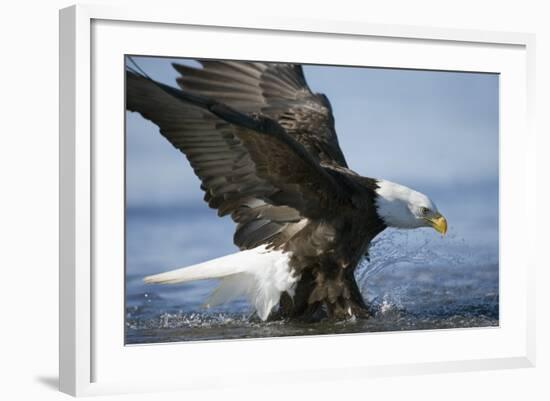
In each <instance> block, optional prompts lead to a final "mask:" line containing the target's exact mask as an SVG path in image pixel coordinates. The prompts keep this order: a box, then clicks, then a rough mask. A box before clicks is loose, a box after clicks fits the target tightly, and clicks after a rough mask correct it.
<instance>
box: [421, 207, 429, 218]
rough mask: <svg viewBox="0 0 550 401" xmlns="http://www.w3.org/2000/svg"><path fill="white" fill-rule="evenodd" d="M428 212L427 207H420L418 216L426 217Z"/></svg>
mask: <svg viewBox="0 0 550 401" xmlns="http://www.w3.org/2000/svg"><path fill="white" fill-rule="evenodd" d="M429 212H430V209H428V208H427V207H424V206H422V207H421V208H420V214H421V215H422V216H427V215H428V213H429Z"/></svg>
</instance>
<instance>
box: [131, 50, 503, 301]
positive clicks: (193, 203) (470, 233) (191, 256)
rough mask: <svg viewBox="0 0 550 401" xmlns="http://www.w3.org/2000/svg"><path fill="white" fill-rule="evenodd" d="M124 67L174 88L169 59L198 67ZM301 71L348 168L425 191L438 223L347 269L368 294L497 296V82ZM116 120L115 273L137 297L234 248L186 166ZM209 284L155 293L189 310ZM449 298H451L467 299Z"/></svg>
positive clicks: (453, 75) (136, 119)
mask: <svg viewBox="0 0 550 401" xmlns="http://www.w3.org/2000/svg"><path fill="white" fill-rule="evenodd" d="M133 58H134V60H135V61H136V62H137V63H138V64H139V66H140V67H141V68H142V69H143V70H144V71H146V72H147V74H149V75H150V76H151V77H152V78H154V79H156V80H158V81H161V82H164V83H166V84H169V85H173V86H176V82H175V79H176V77H177V73H176V71H175V70H174V69H173V68H172V66H171V63H172V62H179V63H184V64H188V65H194V66H198V63H196V62H194V61H188V60H182V59H170V58H158V57H133ZM304 72H305V76H306V79H307V82H308V84H309V86H310V87H311V88H312V90H313V91H315V92H320V93H325V94H326V95H327V96H328V98H329V99H330V102H331V104H332V107H333V112H334V116H335V120H336V129H337V132H338V136H339V141H340V145H341V147H342V150H343V152H344V155H345V156H346V159H347V161H348V164H349V166H350V167H351V168H352V169H354V170H355V171H356V172H358V173H359V174H362V175H365V176H369V177H375V178H384V179H387V180H391V181H395V182H398V183H401V184H404V185H407V186H409V187H412V188H414V189H417V190H419V191H421V192H424V193H426V194H428V195H429V196H430V197H431V198H432V199H433V200H434V201H435V203H436V204H437V205H438V208H439V210H440V211H441V212H442V213H443V214H444V215H445V216H446V217H447V220H448V222H449V234H448V235H447V236H446V237H444V238H442V237H440V236H439V235H438V234H437V233H435V231H433V230H428V229H420V230H415V231H410V232H404V233H403V232H401V233H398V232H395V231H393V230H386V232H384V233H383V234H382V235H381V236H380V237H379V238H378V239H377V241H376V243H375V244H374V245H373V249H372V251H371V254H372V256H373V257H372V259H373V260H372V263H371V264H370V265H369V264H365V266H364V268H363V269H362V270H361V269H360V271H359V272H358V274H359V275H360V276H361V280H362V281H363V283H364V285H365V293H368V294H369V295H368V297H369V298H377V299H379V298H380V297H385V298H384V299H387V298H388V297H390V298H391V299H390V302H393V303H400V304H403V302H404V301H403V299H401V300H399V299H397V298H396V296H397V295H396V294H401V295H400V296H401V297H403V294H407V291H404V290H403V288H404V287H403V285H404V283H406V286H407V288H409V289H410V288H414V289H415V291H416V290H418V288H419V286H420V288H422V285H423V284H422V283H424V284H425V283H426V280H428V281H429V283H430V284H429V285H428V287H426V288H436V287H437V286H438V285H439V287H437V288H439V289H440V288H442V287H441V286H442V285H443V287H444V286H445V285H447V284H452V285H453V286H454V287H453V288H455V287H456V286H457V285H459V286H460V285H466V284H464V283H467V285H469V286H470V287H468V288H470V289H477V290H479V289H482V292H483V294H487V293H489V294H492V295H494V293H495V291H496V293H497V296H498V192H499V191H498V190H499V186H498V170H499V159H498V155H499V143H498V121H499V117H498V98H499V90H498V82H499V81H498V75H496V74H483V73H461V72H441V71H416V70H403V69H377V68H358V67H340V66H314V65H306V66H304ZM126 113H127V114H126V119H127V120H126V121H127V125H126V273H127V283H128V285H129V290H130V292H129V293H130V294H132V293H135V294H138V295H136V296H138V298H139V294H141V292H140V291H142V290H143V288H142V286H141V278H142V277H143V276H144V275H147V274H151V273H156V272H161V271H166V270H170V269H174V268H177V267H183V266H187V265H190V264H193V263H197V262H201V261H204V260H208V259H211V258H213V257H218V256H223V255H226V254H229V253H232V252H235V251H236V250H237V249H236V247H235V246H234V245H233V243H232V235H233V230H234V225H233V222H232V221H231V220H230V218H228V217H226V218H223V219H220V218H218V217H217V216H216V212H215V211H214V210H211V209H209V208H208V207H207V205H206V204H205V203H204V202H203V201H202V198H203V193H202V192H201V191H200V188H199V185H200V183H199V180H198V179H197V178H196V177H195V175H194V174H193V172H192V170H191V168H190V166H189V164H188V162H187V160H186V159H185V157H184V156H183V155H182V154H181V153H180V152H179V151H178V150H176V149H174V148H173V147H172V146H171V145H170V144H169V143H168V142H167V141H166V140H165V139H164V138H163V137H162V136H161V135H160V134H159V133H158V128H157V127H156V126H155V125H154V124H152V123H150V122H148V121H146V120H145V119H143V118H142V117H141V116H140V115H139V114H137V113H131V112H126ZM430 266H431V267H430ZM480 266H482V268H480ZM396 269H397V270H396ZM415 269H416V270H415ZM418 269H428V270H426V271H423V273H422V274H420V270H418ZM374 272H376V274H374ZM370 273H373V274H371V275H370V277H368V276H369V274H370ZM396 274H398V276H395V275H396ZM457 274H458V276H457ZM480 274H481V275H480ZM422 277H424V278H423V279H422ZM367 278H369V279H368V280H367ZM395 280H397V282H396V281H395ZM423 280H424V281H423ZM430 280H431V281H430ZM461 280H462V281H461ZM464 280H466V281H464ZM468 280H469V281H468ZM367 281H368V286H367V283H366V282H367ZM438 283H439V284H438ZM442 283H443V284H442ZM461 283H462V284H461ZM212 285H213V283H208V282H205V283H193V284H187V285H183V286H179V287H176V288H177V289H169V290H164V289H155V291H157V292H158V291H166V293H165V296H168V295H167V294H168V293H169V294H170V295H169V296H170V297H172V299H173V301H174V302H176V303H178V302H179V303H180V304H185V305H187V306H189V308H190V310H191V309H193V308H196V307H198V306H199V305H200V302H202V301H203V300H204V299H202V298H203V297H204V296H205V295H206V293H207V292H208V291H209V290H210V289H211V288H212ZM411 286H412V287H411ZM397 287H399V288H401V290H400V291H396V288H397ZM157 288H158V287H157ZM163 288H166V287H163ZM459 289H460V291H459V292H460V294H462V295H461V296H462V297H466V298H471V297H472V296H474V295H472V293H471V292H470V293H468V292H467V291H466V292H464V291H463V290H464V287H460V288H459ZM132 291H133V292H132ZM409 292H410V291H409ZM431 293H432V294H433V293H434V292H433V291H431ZM428 295H429V294H428ZM478 295H479V294H478ZM392 297H393V298H392ZM457 297H458V295H457ZM405 298H406V297H405ZM466 298H465V299H466ZM497 303H498V300H497Z"/></svg>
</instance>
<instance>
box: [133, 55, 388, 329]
mask: <svg viewBox="0 0 550 401" xmlns="http://www.w3.org/2000/svg"><path fill="white" fill-rule="evenodd" d="M201 64H202V66H203V68H201V69H200V68H192V67H188V66H184V65H174V67H175V68H176V69H177V70H178V71H179V72H180V73H181V77H180V78H179V79H178V84H179V85H180V87H181V90H178V89H175V88H172V87H169V86H166V85H162V84H159V83H157V82H155V81H153V80H151V79H149V78H148V77H145V76H143V75H141V74H138V73H136V72H134V71H128V72H127V76H126V77H127V82H126V83H127V108H128V109H129V110H131V111H137V112H139V113H141V114H142V115H143V116H144V117H145V118H147V119H149V120H151V121H153V122H154V123H155V124H157V125H158V126H159V127H160V129H161V133H162V134H163V135H164V136H165V137H166V138H167V139H168V140H169V141H170V142H171V143H172V144H173V145H174V146H175V147H176V148H178V149H179V150H181V151H182V152H183V153H184V154H185V155H186V156H187V158H188V160H189V162H190V163H191V166H192V167H193V169H194V171H195V173H196V174H197V176H198V177H199V178H200V179H201V182H202V186H201V187H202V189H203V190H204V191H205V201H206V202H207V203H208V204H209V206H210V207H212V208H215V209H217V210H218V214H219V215H220V216H224V215H230V216H231V218H232V219H233V220H234V221H235V223H237V229H236V232H235V235H234V242H235V244H236V245H237V246H238V247H239V248H240V249H241V250H245V249H252V248H255V247H258V246H260V245H266V246H267V247H268V248H271V249H278V250H283V251H285V252H290V253H291V255H292V256H291V259H290V266H291V267H292V268H293V270H294V274H295V275H297V276H300V281H299V282H298V284H297V287H296V292H295V295H294V297H290V296H288V295H283V297H282V298H281V302H280V308H279V315H280V316H284V317H291V318H301V319H308V320H309V319H317V318H320V317H322V316H325V315H328V316H329V317H334V318H342V317H346V316H351V315H355V316H360V315H365V314H366V313H367V307H366V305H365V302H364V301H363V297H362V296H361V293H360V291H359V288H358V287H357V284H356V281H355V278H354V271H355V268H356V266H357V265H358V263H359V261H360V259H361V258H362V257H364V256H365V254H366V253H367V252H368V247H369V244H370V242H371V240H372V239H373V238H374V237H375V236H376V235H378V234H379V233H380V232H381V231H383V230H384V229H385V228H386V226H385V225H384V223H383V221H382V220H381V218H380V217H379V216H378V214H377V212H376V206H375V199H376V196H377V195H376V192H375V191H376V189H377V181H376V180H375V179H370V178H366V177H361V176H359V175H357V174H356V173H354V172H353V171H351V170H349V169H348V167H347V163H346V161H345V158H344V156H343V154H342V151H341V150H340V146H339V144H338V139H337V136H336V133H335V130H334V120H333V117H332V111H331V107H330V104H329V102H328V100H327V99H326V97H325V96H323V95H319V94H313V93H312V92H311V91H310V89H309V87H308V86H307V84H306V82H305V79H304V76H303V72H302V69H301V66H299V65H294V64H265V63H248V62H221V61H201Z"/></svg>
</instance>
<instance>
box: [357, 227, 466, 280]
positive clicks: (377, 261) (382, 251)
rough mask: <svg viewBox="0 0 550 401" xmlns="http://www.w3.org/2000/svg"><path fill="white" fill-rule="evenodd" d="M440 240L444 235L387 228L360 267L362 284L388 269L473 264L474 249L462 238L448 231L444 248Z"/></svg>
mask: <svg viewBox="0 0 550 401" xmlns="http://www.w3.org/2000/svg"><path fill="white" fill-rule="evenodd" d="M438 240H441V238H439V237H434V235H433V233H431V232H426V231H421V230H414V231H412V230H411V231H405V230H394V229H388V230H386V231H385V232H384V233H383V234H381V235H379V236H378V237H377V238H375V239H374V240H373V241H372V243H371V247H370V250H369V255H370V257H369V259H367V258H363V260H362V261H361V262H360V264H359V266H358V268H357V271H356V279H357V282H358V283H359V287H360V288H362V287H363V284H364V283H365V282H366V281H367V280H369V279H371V278H372V277H374V276H376V275H378V274H379V273H380V272H382V271H384V270H385V269H387V268H396V267H410V266H435V265H442V264H445V265H447V266H461V265H462V266H463V265H465V264H470V265H471V264H473V260H472V259H473V251H472V249H471V248H470V247H469V246H468V245H467V244H466V242H465V241H464V239H463V238H458V237H457V236H456V234H455V233H454V232H449V234H448V235H447V236H446V237H445V238H444V240H445V241H446V243H445V247H443V246H442V245H441V243H439V244H438V243H437V241H438ZM449 242H451V243H452V244H449ZM450 245H451V246H450ZM449 249H452V250H453V251H452V252H449Z"/></svg>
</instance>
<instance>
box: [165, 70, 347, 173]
mask: <svg viewBox="0 0 550 401" xmlns="http://www.w3.org/2000/svg"><path fill="white" fill-rule="evenodd" d="M199 62H200V63H201V64H202V67H203V68H200V69H199V68H193V67H188V66H185V65H182V64H174V68H175V69H176V70H177V71H178V72H179V73H180V74H182V75H181V77H179V78H178V80H177V82H178V84H179V85H180V87H181V88H182V89H183V90H184V91H186V92H189V93H194V94H201V95H204V96H207V97H210V98H213V99H216V100H218V101H220V102H222V103H224V104H226V105H228V106H230V107H232V108H234V109H237V110H239V111H241V112H243V113H261V114H263V115H265V116H267V117H270V118H272V119H274V120H276V121H277V122H278V123H279V124H280V125H281V126H282V127H283V128H284V129H285V130H286V132H287V133H288V134H289V135H291V136H293V137H294V139H296V141H298V142H300V143H301V144H302V145H303V146H304V147H305V148H306V149H307V150H308V151H309V153H310V154H311V155H312V156H314V157H315V158H316V159H318V160H319V161H321V162H323V163H325V164H329V165H330V164H337V165H339V166H342V167H347V164H346V160H345V158H344V155H343V153H342V150H341V149H340V145H339V144H338V138H337V136H336V131H335V129H334V118H333V115H332V108H331V106H330V103H329V101H328V99H327V97H326V96H325V95H322V94H314V93H313V92H312V91H311V89H310V88H309V86H308V85H307V82H306V80H305V77H304V73H303V70H302V66H301V65H299V64H282V63H253V62H245V61H213V60H199Z"/></svg>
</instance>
